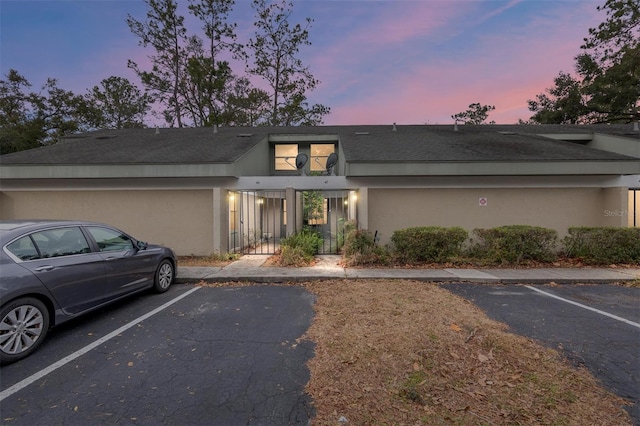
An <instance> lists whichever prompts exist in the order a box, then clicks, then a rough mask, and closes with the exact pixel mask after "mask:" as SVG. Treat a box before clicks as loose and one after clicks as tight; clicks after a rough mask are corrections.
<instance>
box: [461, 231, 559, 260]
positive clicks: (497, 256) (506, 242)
mask: <svg viewBox="0 0 640 426" xmlns="http://www.w3.org/2000/svg"><path fill="white" fill-rule="evenodd" d="M473 234H474V235H475V236H476V237H477V238H478V240H477V241H475V242H474V243H473V244H472V245H471V247H470V249H469V254H470V255H471V257H475V258H479V259H483V260H488V261H490V262H496V263H514V264H518V263H522V262H526V261H538V262H551V261H553V260H554V259H556V257H557V242H558V233H557V232H556V231H555V230H554V229H548V228H541V227H538V226H529V225H510V226H500V227H497V228H491V229H474V230H473Z"/></svg>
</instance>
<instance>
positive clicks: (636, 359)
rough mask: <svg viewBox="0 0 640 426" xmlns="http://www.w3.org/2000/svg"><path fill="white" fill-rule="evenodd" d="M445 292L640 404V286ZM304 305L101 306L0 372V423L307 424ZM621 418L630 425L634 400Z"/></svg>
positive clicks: (233, 293)
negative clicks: (556, 352)
mask: <svg viewBox="0 0 640 426" xmlns="http://www.w3.org/2000/svg"><path fill="white" fill-rule="evenodd" d="M442 286H443V287H444V288H447V289H448V290H450V291H452V292H453V293H455V294H458V295H460V296H462V297H464V298H466V299H468V300H470V301H472V302H473V303H475V304H476V305H478V306H479V307H480V308H481V309H483V310H484V311H485V312H486V313H487V314H488V315H489V316H490V317H492V318H494V319H496V320H498V321H501V322H504V323H506V324H508V325H509V326H510V327H511V330H512V331H513V332H514V333H518V334H522V335H525V336H529V337H531V338H534V339H536V340H538V341H540V342H542V343H543V344H545V345H547V346H549V347H553V348H556V349H560V350H562V351H563V352H564V353H565V354H566V355H567V356H568V358H569V359H570V360H571V361H572V362H574V363H575V364H576V365H579V366H585V367H586V368H589V369H590V370H591V371H592V372H593V374H594V375H595V376H596V377H598V378H599V379H600V380H601V381H602V382H603V384H604V385H605V386H606V387H608V388H609V389H611V390H612V391H613V392H615V393H616V394H618V395H620V396H623V397H625V398H627V399H629V400H631V401H633V400H635V401H638V400H639V399H640V289H637V288H627V287H619V286H613V285H588V286H580V285H560V286H542V285H535V286H520V285H509V286H503V285H489V284H482V285H476V284H442ZM313 300H314V299H313V296H312V295H311V294H310V293H308V292H307V291H306V290H304V289H303V288H302V287H292V286H265V285H256V286H246V287H219V288H213V287H203V288H200V287H196V286H193V285H191V284H185V285H176V286H173V287H172V288H171V289H170V290H169V292H167V293H164V294H160V295H152V294H148V293H145V294H142V295H139V296H135V297H133V298H131V299H128V300H126V301H125V302H123V303H121V304H118V305H117V306H114V307H110V308H105V309H102V310H100V311H97V312H95V313H93V314H90V315H89V316H87V317H84V318H82V319H80V320H78V321H72V322H71V323H67V324H65V325H63V326H61V327H59V328H57V329H54V331H52V333H51V334H50V336H49V337H48V339H47V340H46V341H45V343H44V344H43V345H42V346H41V348H40V349H39V350H38V351H37V352H36V353H34V354H33V355H32V356H30V357H29V358H26V359H24V360H22V361H20V362H18V363H15V364H10V365H7V366H4V367H2V372H1V389H0V413H1V416H2V417H1V418H2V423H3V424H6V425H14V424H15V425H33V424H44V425H49V424H66V425H76V424H78V425H80V424H82V425H86V424H92V425H99V424H115V423H117V424H125V425H126V424H158V423H166V424H184V425H188V424H193V425H200V424H207V425H236V424H262V425H281V424H307V423H308V420H309V418H311V417H312V416H313V411H312V408H311V401H310V399H309V397H308V396H307V395H305V393H304V386H305V384H306V383H307V381H308V379H309V371H308V370H307V368H306V366H305V364H306V362H307V360H308V359H309V358H310V357H312V356H313V350H314V348H313V344H312V343H311V342H305V341H300V340H298V339H299V338H300V337H301V336H302V335H303V334H304V332H305V331H306V330H307V328H308V326H309V325H310V323H311V321H312V316H313ZM630 412H631V413H632V415H633V416H634V419H635V421H636V422H637V424H640V411H639V408H638V406H637V405H636V406H634V407H632V408H631V409H630Z"/></svg>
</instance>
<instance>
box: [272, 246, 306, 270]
mask: <svg viewBox="0 0 640 426" xmlns="http://www.w3.org/2000/svg"><path fill="white" fill-rule="evenodd" d="M311 261H313V255H309V254H308V253H306V252H305V251H304V249H303V248H302V247H291V246H282V248H281V251H280V259H279V262H278V263H279V264H280V266H304V265H308V264H309V263H311Z"/></svg>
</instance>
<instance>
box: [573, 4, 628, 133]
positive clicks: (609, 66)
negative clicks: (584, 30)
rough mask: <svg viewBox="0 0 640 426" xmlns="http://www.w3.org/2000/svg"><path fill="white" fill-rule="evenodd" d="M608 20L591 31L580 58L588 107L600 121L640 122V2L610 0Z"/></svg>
mask: <svg viewBox="0 0 640 426" xmlns="http://www.w3.org/2000/svg"><path fill="white" fill-rule="evenodd" d="M598 10H599V11H605V13H606V15H607V18H606V20H605V21H604V22H603V23H601V24H600V25H599V26H598V28H590V29H589V37H587V38H585V40H584V44H583V45H582V46H581V47H582V48H583V49H585V51H586V52H585V53H583V54H581V55H578V56H577V57H576V62H577V71H578V74H580V75H581V76H582V78H583V83H584V93H585V94H586V95H587V96H588V97H589V101H588V104H587V105H588V107H589V109H590V110H591V111H592V112H593V113H595V114H596V115H597V116H598V118H599V119H600V120H599V121H619V120H623V121H627V122H628V121H633V120H639V119H640V2H638V0H607V2H606V3H605V4H604V6H599V7H598Z"/></svg>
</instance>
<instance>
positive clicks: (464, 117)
mask: <svg viewBox="0 0 640 426" xmlns="http://www.w3.org/2000/svg"><path fill="white" fill-rule="evenodd" d="M494 109H496V107H495V106H493V105H480V103H479V102H476V103H473V104H471V105H469V109H468V110H466V111H463V112H459V113H457V114H454V115H452V116H451V118H453V119H454V120H455V121H456V122H458V121H462V122H463V123H465V124H485V123H486V121H487V119H488V118H489V112H491V111H493V110H494ZM488 124H495V121H491V122H489V123H488Z"/></svg>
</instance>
